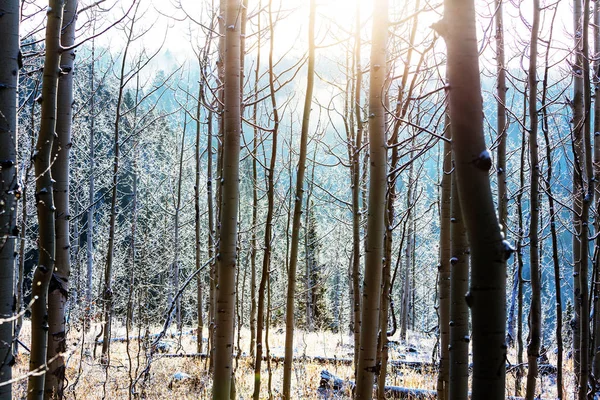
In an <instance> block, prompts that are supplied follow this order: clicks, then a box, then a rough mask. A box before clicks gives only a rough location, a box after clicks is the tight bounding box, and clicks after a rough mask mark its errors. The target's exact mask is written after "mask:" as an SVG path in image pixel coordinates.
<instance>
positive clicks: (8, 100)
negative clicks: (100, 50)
mask: <svg viewBox="0 0 600 400" xmlns="http://www.w3.org/2000/svg"><path fill="white" fill-rule="evenodd" d="M19 6H20V3H19V1H17V0H3V1H0V9H2V13H1V14H0V37H1V38H2V39H1V43H2V45H1V46H0V85H1V87H2V89H1V90H0V115H2V118H0V318H2V319H8V318H10V317H12V315H13V313H14V310H13V307H14V304H13V302H14V287H13V285H14V272H15V249H16V247H15V246H16V242H17V237H18V228H17V200H18V198H19V196H20V194H21V192H20V190H21V189H20V188H19V185H18V180H17V85H18V80H19V69H20V67H21V66H20V65H19V61H18V60H19V59H20V48H19ZM19 277H20V276H19ZM19 311H20V310H19ZM13 330H14V325H13V323H12V322H4V323H2V324H0V343H1V345H0V360H2V362H1V363H0V379H1V380H2V381H3V382H5V381H10V380H11V379H12V366H13V356H12V351H13V348H12V343H13ZM11 398H12V387H11V385H4V386H2V387H0V399H2V400H8V399H11Z"/></svg>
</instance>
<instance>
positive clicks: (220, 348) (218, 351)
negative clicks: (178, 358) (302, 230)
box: [212, 0, 241, 400]
mask: <svg viewBox="0 0 600 400" xmlns="http://www.w3.org/2000/svg"><path fill="white" fill-rule="evenodd" d="M240 7H241V3H240V0H227V2H226V11H225V14H226V24H225V25H226V27H227V28H226V33H225V81H224V85H225V86H224V97H225V101H224V115H223V125H224V137H223V169H222V170H221V189H222V196H221V207H220V209H221V219H220V222H221V229H220V236H219V251H218V254H219V257H218V260H217V271H218V279H219V280H218V290H217V298H216V300H217V304H216V309H217V313H216V316H215V319H216V327H215V352H214V353H215V358H214V377H213V382H214V385H213V393H212V397H213V399H214V400H225V399H229V396H230V391H231V381H232V372H233V369H232V350H233V344H234V343H233V333H234V329H233V322H234V321H233V320H234V306H235V304H234V303H235V287H236V285H235V270H236V259H237V248H236V247H237V227H238V224H237V219H238V206H239V164H240V135H241V113H240V106H241V104H240V103H241V99H240V51H239V48H240V24H239V21H238V18H237V17H238V13H239V11H240Z"/></svg>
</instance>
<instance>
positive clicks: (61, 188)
mask: <svg viewBox="0 0 600 400" xmlns="http://www.w3.org/2000/svg"><path fill="white" fill-rule="evenodd" d="M76 19H77V0H67V1H66V4H65V8H64V11H63V21H62V34H61V46H62V47H63V48H68V47H70V46H72V45H73V44H74V42H75V25H76V24H75V22H76ZM74 62H75V50H66V51H63V52H62V53H61V56H60V71H61V73H60V78H59V79H58V94H57V97H58V101H57V111H56V133H57V137H56V139H55V140H54V144H53V151H52V153H53V163H52V169H51V172H52V178H53V179H54V180H55V184H54V203H55V206H56V212H55V230H56V262H55V268H54V273H53V274H52V278H51V279H50V287H49V289H48V325H49V329H48V351H47V359H48V360H53V359H54V360H53V361H50V362H49V365H48V369H49V371H48V373H47V374H46V383H45V385H46V386H45V396H46V398H50V397H52V396H56V397H58V398H62V397H63V392H64V384H65V358H64V356H63V355H62V353H64V352H65V351H66V345H67V344H66V332H65V322H66V321H65V314H66V310H65V307H66V303H67V299H68V295H69V277H70V275H71V242H70V240H69V239H70V231H69V219H70V211H69V197H70V196H69V170H70V165H69V164H70V159H69V154H70V150H71V120H72V114H73V66H74Z"/></svg>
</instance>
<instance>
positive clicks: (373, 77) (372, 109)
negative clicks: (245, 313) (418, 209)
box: [356, 0, 388, 400]
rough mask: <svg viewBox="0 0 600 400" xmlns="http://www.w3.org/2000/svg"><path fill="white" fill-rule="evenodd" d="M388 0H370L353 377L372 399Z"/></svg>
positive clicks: (379, 270) (361, 394) (363, 394)
mask: <svg viewBox="0 0 600 400" xmlns="http://www.w3.org/2000/svg"><path fill="white" fill-rule="evenodd" d="M387 39H388V0H375V1H374V2H373V34H372V41H371V72H370V85H369V157H370V172H369V206H368V217H367V243H366V248H365V279H364V283H363V293H362V294H363V301H362V314H361V328H360V349H359V356H358V371H357V377H356V398H357V399H360V400H363V399H371V398H372V396H373V381H374V378H375V375H376V374H377V365H376V364H377V332H378V328H379V306H380V300H381V276H382V267H383V265H382V259H383V238H384V234H385V219H384V216H385V192H386V187H387V145H386V144H387V142H386V134H385V125H386V124H385V106H384V96H385V92H384V86H385V80H386V78H387Z"/></svg>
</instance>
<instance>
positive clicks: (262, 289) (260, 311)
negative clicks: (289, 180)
mask: <svg viewBox="0 0 600 400" xmlns="http://www.w3.org/2000/svg"><path fill="white" fill-rule="evenodd" d="M268 8H269V30H270V36H271V38H270V41H269V61H268V62H269V72H268V77H269V92H270V94H269V98H270V100H271V109H272V117H271V118H272V121H273V127H272V128H271V129H270V131H271V157H270V160H269V166H268V168H267V170H266V178H267V218H266V221H265V240H264V242H265V244H264V252H263V263H262V275H261V279H260V285H259V289H258V308H257V310H256V316H257V318H256V320H257V324H256V358H255V360H254V394H253V398H254V400H258V398H259V396H260V380H261V379H260V378H261V377H260V375H261V374H260V370H261V363H262V357H263V343H265V342H266V341H267V338H266V336H267V335H268V324H269V318H266V320H265V316H268V315H269V308H268V307H265V302H266V303H269V299H267V295H268V293H270V290H269V289H270V286H269V283H270V281H269V276H270V268H271V267H270V266H271V255H272V251H273V242H272V239H273V217H274V212H275V166H276V165H277V136H278V133H279V121H280V119H279V110H278V108H277V97H276V93H275V71H274V66H275V64H274V61H273V55H274V54H273V52H274V44H275V35H274V25H273V22H274V21H273V14H274V13H273V1H272V0H269V5H268ZM265 325H266V326H267V329H266V332H265V338H263V330H264V329H265ZM267 362H269V360H268V349H267ZM269 371H270V368H269ZM270 382H271V374H270V372H269V383H270ZM269 388H270V385H269Z"/></svg>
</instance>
